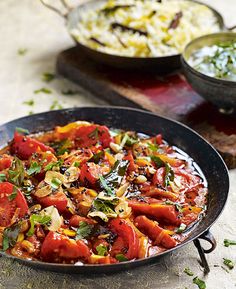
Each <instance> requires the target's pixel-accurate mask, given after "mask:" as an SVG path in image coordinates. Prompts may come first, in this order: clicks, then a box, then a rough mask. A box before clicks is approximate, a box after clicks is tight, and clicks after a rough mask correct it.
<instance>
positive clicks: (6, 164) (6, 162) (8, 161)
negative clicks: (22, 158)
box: [0, 154, 13, 171]
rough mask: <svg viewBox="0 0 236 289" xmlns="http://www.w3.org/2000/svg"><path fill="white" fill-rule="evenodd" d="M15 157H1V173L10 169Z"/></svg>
mask: <svg viewBox="0 0 236 289" xmlns="http://www.w3.org/2000/svg"><path fill="white" fill-rule="evenodd" d="M12 161H13V157H12V156H9V155H6V154H4V155H2V156H0V171H2V170H5V169H9V168H10V167H11V165H12Z"/></svg>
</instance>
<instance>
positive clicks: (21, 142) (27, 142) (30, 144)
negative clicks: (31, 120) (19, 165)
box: [11, 132, 54, 160]
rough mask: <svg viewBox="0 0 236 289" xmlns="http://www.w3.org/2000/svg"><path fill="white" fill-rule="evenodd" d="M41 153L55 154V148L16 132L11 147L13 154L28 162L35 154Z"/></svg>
mask: <svg viewBox="0 0 236 289" xmlns="http://www.w3.org/2000/svg"><path fill="white" fill-rule="evenodd" d="M40 151H43V152H46V151H51V152H52V153H54V150H53V148H51V147H49V146H46V145H45V144H43V143H42V142H40V141H38V140H36V139H32V138H31V137H28V136H24V135H21V134H19V133H18V132H15V134H14V139H13V143H12V145H11V152H12V153H13V154H16V155H17V156H18V157H19V158H20V159H22V160H27V159H29V157H30V156H32V154H33V153H36V152H40Z"/></svg>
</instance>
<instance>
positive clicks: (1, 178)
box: [0, 174, 7, 183]
mask: <svg viewBox="0 0 236 289" xmlns="http://www.w3.org/2000/svg"><path fill="white" fill-rule="evenodd" d="M6 179H7V178H6V175H5V174H0V183H2V182H5V181H6Z"/></svg>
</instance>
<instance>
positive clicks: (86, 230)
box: [75, 221, 93, 241]
mask: <svg viewBox="0 0 236 289" xmlns="http://www.w3.org/2000/svg"><path fill="white" fill-rule="evenodd" d="M92 229H93V225H90V224H88V223H86V222H83V221H81V222H80V223H79V228H78V229H77V231H76V237H75V240H76V241H77V240H81V239H85V238H87V237H89V236H90V234H91V232H92Z"/></svg>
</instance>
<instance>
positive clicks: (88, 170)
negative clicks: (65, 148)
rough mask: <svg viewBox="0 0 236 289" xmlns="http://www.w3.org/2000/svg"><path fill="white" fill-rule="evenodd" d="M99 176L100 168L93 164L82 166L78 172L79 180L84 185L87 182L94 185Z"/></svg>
mask: <svg viewBox="0 0 236 289" xmlns="http://www.w3.org/2000/svg"><path fill="white" fill-rule="evenodd" d="M100 175H101V168H100V166H99V165H97V164H95V163H86V164H83V166H82V168H81V172H80V180H81V181H82V182H83V183H84V182H85V180H87V181H88V182H89V183H91V184H93V185H94V184H95V183H96V181H97V180H98V179H99V176H100Z"/></svg>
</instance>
